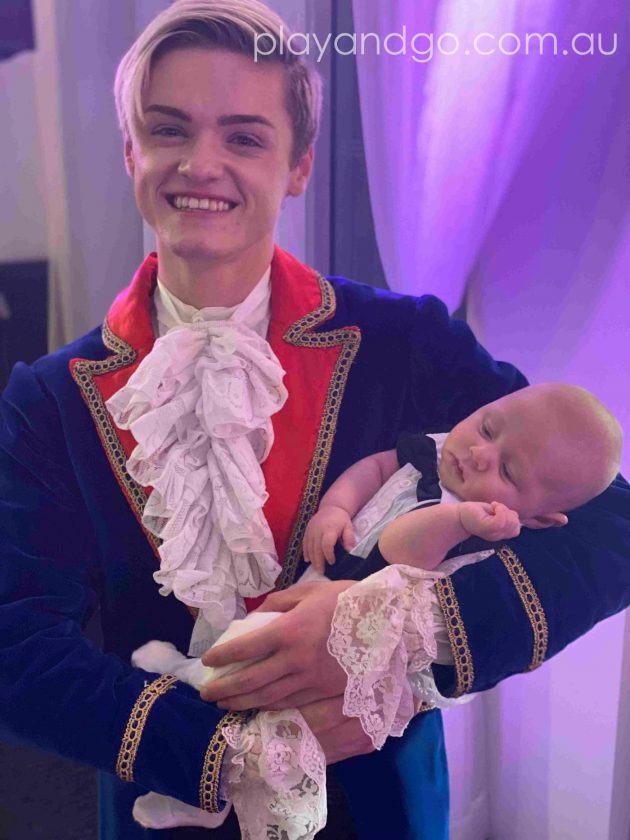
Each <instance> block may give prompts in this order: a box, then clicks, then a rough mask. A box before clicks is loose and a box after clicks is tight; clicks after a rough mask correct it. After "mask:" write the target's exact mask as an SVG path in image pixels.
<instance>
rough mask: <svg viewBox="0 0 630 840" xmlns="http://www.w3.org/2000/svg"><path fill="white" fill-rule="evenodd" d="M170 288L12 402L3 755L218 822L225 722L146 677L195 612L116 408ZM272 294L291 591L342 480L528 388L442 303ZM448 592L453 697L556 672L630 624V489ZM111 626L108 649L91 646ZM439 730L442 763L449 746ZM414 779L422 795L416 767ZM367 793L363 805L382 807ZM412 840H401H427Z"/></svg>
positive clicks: (60, 357) (307, 282)
mask: <svg viewBox="0 0 630 840" xmlns="http://www.w3.org/2000/svg"><path fill="white" fill-rule="evenodd" d="M156 272H157V258H156V256H155V255H154V254H152V255H150V256H149V257H147V259H146V260H145V262H144V263H143V265H142V266H141V267H140V269H139V270H138V272H137V274H136V276H135V278H134V280H133V283H132V285H131V286H130V287H129V288H128V289H127V290H125V291H124V292H123V293H121V295H120V296H119V297H118V298H117V299H116V301H115V303H114V304H113V306H112V309H111V310H110V312H109V314H108V317H107V320H106V322H105V324H104V325H103V327H102V328H100V327H99V328H98V329H95V330H93V331H92V332H90V333H88V334H87V335H86V336H84V337H83V338H81V339H79V340H78V341H76V342H74V343H73V344H70V345H69V346H67V347H64V348H63V349H61V350H59V351H58V352H56V353H53V354H51V355H49V356H46V357H44V358H42V359H40V360H39V361H37V362H36V363H35V364H33V365H32V366H30V367H29V366H26V365H23V364H19V365H17V366H16V368H15V370H14V372H13V375H12V377H11V380H10V382H9V384H8V385H7V387H6V389H5V392H4V394H3V395H2V398H1V401H0V511H1V516H2V530H1V533H0V737H2V738H4V739H9V740H12V741H17V742H21V743H25V744H30V745H35V746H38V747H40V748H42V749H45V750H49V751H52V752H55V753H58V754H60V755H62V756H65V757H67V758H70V759H72V760H75V761H79V762H82V763H86V764H90V765H93V766H96V767H98V768H100V769H101V770H104V771H107V772H108V773H111V774H114V773H115V774H116V775H117V777H118V778H119V779H120V780H122V781H121V783H120V786H121V787H123V785H122V782H125V783H127V784H128V785H132V783H135V786H137V787H138V790H137V792H142V791H141V788H143V789H149V790H155V791H158V792H161V793H165V794H169V795H171V796H174V797H176V798H178V799H182V800H184V801H187V802H190V803H191V804H195V805H199V804H200V805H201V806H202V807H205V808H207V809H209V810H216V809H217V808H219V807H220V802H219V797H218V786H219V778H220V769H221V762H222V756H223V751H224V748H225V743H224V740H223V737H222V734H221V727H220V725H219V723H220V721H221V719H222V717H223V713H222V712H220V711H218V710H217V709H216V708H215V707H214V706H213V705H212V704H208V703H204V702H203V701H201V700H200V699H199V698H198V696H197V693H196V692H195V691H194V690H193V689H192V688H190V687H188V686H185V685H183V684H181V683H178V682H176V681H175V680H174V679H173V678H169V677H159V676H158V675H155V676H154V677H151V675H147V674H146V673H145V672H143V671H140V670H137V669H134V668H132V667H131V666H130V664H129V658H130V653H131V651H133V650H134V649H135V648H137V647H138V646H140V645H141V644H143V643H144V642H146V641H147V640H149V639H153V638H157V639H167V640H170V641H172V642H173V643H174V644H175V645H177V647H178V648H179V649H181V650H186V649H187V645H188V641H189V636H190V633H191V629H192V616H191V615H190V613H189V612H188V610H187V608H186V607H185V606H183V605H182V604H181V603H179V602H177V601H176V600H174V598H173V597H172V596H171V597H169V598H163V597H161V596H160V595H159V594H158V587H157V585H156V584H155V582H154V581H153V578H152V573H153V571H154V570H155V568H156V565H157V557H156V549H157V546H156V544H155V542H154V540H153V538H151V537H150V536H149V535H147V534H146V533H145V532H144V531H143V529H142V527H141V525H140V515H141V512H142V508H143V505H144V503H145V501H146V492H145V490H144V489H143V488H141V487H140V486H138V485H137V484H136V483H135V482H134V481H133V480H132V479H131V478H130V476H129V475H128V474H127V472H126V469H125V463H126V459H127V457H128V455H129V453H130V452H131V450H132V448H133V445H134V442H133V439H132V438H131V436H130V435H129V433H122V432H120V431H119V430H117V429H116V428H115V427H114V426H113V424H112V422H111V419H110V418H109V415H108V413H107V411H106V409H105V407H104V401H105V400H106V399H107V398H108V397H109V396H110V395H111V394H113V393H114V392H115V391H117V390H118V389H119V388H120V387H122V385H123V384H124V383H125V382H126V381H127V380H128V378H129V376H130V375H131V373H132V372H133V371H134V370H135V369H136V367H137V365H138V364H139V362H140V361H141V360H142V358H144V356H145V355H146V354H147V353H148V352H149V351H150V349H151V347H152V345H153V342H154V340H155V339H154V335H153V332H152V327H151V318H150V306H151V294H152V291H153V287H154V284H155V278H156ZM271 282H272V321H271V326H270V334H269V340H270V343H271V345H272V347H273V349H274V351H275V352H276V354H277V355H278V357H279V359H280V362H281V364H282V366H283V367H284V369H285V370H286V372H287V374H286V379H285V384H286V385H287V388H288V391H289V398H288V400H287V403H286V404H285V406H284V407H283V409H282V410H281V412H279V413H278V415H276V416H275V417H274V430H275V440H276V442H275V444H274V447H273V450H272V452H271V454H270V456H269V458H268V459H267V461H266V462H265V464H264V473H265V478H266V482H267V489H268V491H269V494H270V498H269V501H268V503H267V505H266V507H265V513H266V515H267V519H268V521H269V523H270V526H271V528H272V531H273V533H274V537H275V540H276V545H277V548H278V553H279V556H280V557H281V558H283V572H282V576H281V578H280V581H279V585H280V586H287V585H289V584H290V583H291V582H292V581H293V580H294V579H295V578H296V577H297V576H298V575H299V573H300V571H301V563H302V561H301V555H300V545H301V539H302V534H303V531H304V527H305V525H306V523H307V521H308V519H309V517H310V516H311V515H312V513H313V512H314V510H315V508H316V505H317V502H318V499H319V498H320V496H321V494H322V493H323V492H324V491H325V490H326V488H327V487H328V486H329V485H330V483H331V482H332V481H333V480H334V479H335V478H336V477H337V476H338V475H339V474H340V473H341V472H342V471H343V470H345V469H346V468H347V467H348V466H350V465H351V464H352V463H354V462H355V461H357V460H358V459H360V458H362V457H364V456H366V455H368V454H370V453H373V452H376V451H379V450H385V449H392V448H394V446H395V443H396V439H397V437H398V435H399V433H400V432H401V431H403V430H418V429H421V428H431V427H433V428H435V427H438V426H441V427H447V426H451V425H453V424H454V423H456V422H457V421H459V420H460V419H461V418H463V417H465V416H467V415H468V414H470V413H471V412H472V411H473V410H474V409H476V408H478V407H479V406H480V405H482V404H484V403H486V402H489V401H491V400H493V399H496V398H498V397H499V396H501V395H503V394H505V393H507V392H509V391H512V390H515V389H517V388H520V387H522V386H523V385H525V384H526V381H525V379H524V378H523V376H522V375H521V374H520V373H519V372H518V371H517V370H515V368H513V367H512V366H510V365H508V364H504V363H500V362H495V361H494V360H493V359H492V358H491V357H490V356H489V355H488V354H487V353H486V352H485V350H484V349H483V348H482V347H481V346H480V345H479V344H478V343H477V342H476V340H475V338H474V336H473V335H472V333H471V331H470V330H469V328H468V327H467V326H466V325H465V324H463V323H461V322H457V321H451V320H449V317H448V314H447V310H446V308H445V307H444V305H443V304H442V303H441V302H440V301H439V300H438V299H436V298H434V297H429V296H427V297H422V298H414V297H410V296H401V295H396V294H393V293H390V292H385V291H380V290H375V289H373V288H371V287H369V286H364V285H361V284H357V283H353V282H350V281H348V280H345V279H342V278H335V277H333V278H328V279H325V278H323V277H321V276H319V275H317V274H316V273H315V272H314V271H312V270H311V269H309V268H307V267H306V266H303V265H302V264H300V263H299V262H297V261H296V260H295V259H293V258H292V257H291V256H290V255H288V254H286V253H284V252H283V251H281V250H280V249H276V252H275V255H274V260H273V264H272V274H271ZM438 590H439V600H440V603H441V606H442V609H443V611H444V614H445V616H446V621H447V627H448V632H449V637H450V640H451V646H452V651H453V657H454V662H455V665H454V667H451V668H447V667H440V668H437V667H436V674H437V679H438V683H439V686H440V688H441V690H442V692H443V693H446V694H451V695H460V694H463V693H466V692H470V691H479V690H481V689H485V688H489V687H490V686H493V685H494V684H495V683H497V682H498V681H500V680H502V679H505V678H506V677H508V676H510V675H511V674H514V673H517V672H520V671H527V670H532V669H534V668H537V667H538V666H540V665H541V664H542V663H543V662H544V661H545V659H547V658H548V657H550V656H552V655H553V654H555V653H557V652H558V651H559V650H561V649H562V648H563V647H564V646H565V645H566V644H568V643H569V642H571V641H572V640H574V639H576V638H577V637H578V636H580V635H581V634H582V633H585V632H586V631H587V630H588V629H589V628H590V627H592V626H593V625H594V624H595V623H596V622H598V621H600V620H602V619H604V618H606V617H607V616H609V615H612V614H613V613H615V612H617V611H618V610H621V609H623V608H624V607H625V606H627V605H628V603H630V490H629V487H628V485H627V484H626V482H625V481H624V480H623V479H621V478H619V479H618V480H617V481H616V482H615V484H614V486H613V487H611V488H610V489H609V490H607V491H606V492H605V493H604V494H602V495H601V496H600V497H598V498H597V499H596V500H594V501H593V502H591V503H589V504H588V505H586V506H585V507H584V508H582V509H581V510H579V511H576V512H575V513H574V514H573V515H572V516H571V522H570V524H569V526H567V527H566V528H562V529H552V530H549V531H538V532H533V531H527V530H525V531H524V532H523V533H522V535H521V536H520V537H519V538H518V539H515V540H512V541H510V542H509V543H506V544H505V545H503V546H500V547H499V549H498V551H497V554H496V556H495V557H492V558H490V559H489V560H487V561H485V562H483V563H481V564H477V565H474V566H470V567H466V568H464V569H462V570H460V571H459V572H458V573H457V574H456V575H454V576H453V577H452V578H447V579H445V580H444V581H442V582H440V583H439V584H438ZM98 605H100V608H101V616H102V626H103V637H104V645H103V650H100V649H97V648H96V647H95V646H94V645H93V644H91V643H90V642H89V641H88V640H87V639H86V638H85V637H84V636H83V634H82V628H84V627H85V625H86V623H87V621H88V620H89V618H90V616H91V615H92V614H93V613H94V611H95V610H96V608H97V606H98ZM423 717H424V718H425V719H428V718H434V717H436V718H437V719H438V720H439V715H435V714H434V713H429V714H428V715H424V716H422V715H421V716H420V719H422V718H423ZM423 725H424V726H425V740H426V739H428V740H429V741H430V740H431V738H433V739H434V740H435V742H436V744H437V746H436V748H435V749H436V753H435V755H436V756H438V758H439V756H440V755H441V749H442V746H441V744H439V743H438V741H439V732H437V731H435V732H433V734H432V735H430V734H429V732H428V729H427V725H426V724H423ZM412 729H413V727H412ZM412 737H413V733H412V734H411V735H410V736H407V735H406V736H405V738H403V739H402V742H405V741H406V740H407V741H408V740H409V738H412ZM436 739H437V740H436ZM364 758H365V760H366V761H367V760H368V757H364ZM352 761H354V760H352ZM357 761H358V760H357ZM405 761H407V758H405ZM430 761H432V762H433V764H432V765H431V766H433V767H434V769H435V766H437V765H435V761H434V760H433V759H430ZM403 763H404V762H403ZM342 765H348V766H353V767H355V768H356V767H359V769H358V770H356V774H360V768H361V767H363V768H368V769H369V765H367V764H364V765H360V764H356V763H355V765H352V764H351V763H350V762H342ZM342 765H340V767H341V766H342ZM440 767H441V769H439V772H438V770H435V773H436V776H440V778H441V781H440V780H438V782H439V784H443V776H444V765H443V762H442V764H441V765H440ZM361 772H362V771H361ZM366 772H367V771H366ZM400 772H401V773H402V774H410V773H411V774H413V773H414V772H415V771H414V769H413V762H412V763H411V764H409V763H407V764H405V766H404V769H403V770H401V771H400ZM440 774H441V775H440ZM340 775H341V777H343V775H344V773H343V768H342V772H341V773H340ZM372 775H373V774H372ZM346 778H348V776H347V774H346ZM381 781H382V777H381ZM135 786H133V785H132V786H131V787H129V788H128V789H129V790H131V789H134V790H135ZM348 790H349V791H350V797H351V800H352V798H353V797H355V798H356V797H358V796H359V795H360V793H361V786H360V785H357V786H356V789H355V790H352V784H350V783H349V784H348ZM363 793H365V790H363ZM350 804H351V806H352V804H353V803H352V801H351V803H350ZM362 804H363V803H362ZM427 807H429V806H427ZM387 810H390V813H391V803H388V805H387ZM371 814H372V811H371ZM372 818H373V817H371V819H372ZM422 819H423V820H425V821H426V815H425V816H423V817H422ZM411 821H413V820H411ZM405 830H406V829H405ZM410 831H411V833H409V835H407V834H405V832H404V831H403V829H402V828H401V830H400V832H399V833H398V834H397V836H399V837H403V836H410V837H419V836H421V834H420V833H418V831H416V833H414V832H413V830H411V829H410ZM368 835H369V832H368V830H367V829H366V831H365V832H364V833H362V834H361V836H362V837H363V836H368ZM110 836H112V837H114V836H118V835H116V833H115V832H112V833H111V834H110ZM121 836H122V835H121ZM124 836H131V834H125V835H124ZM374 836H378V834H375V835H374ZM381 836H383V835H381ZM427 836H430V835H427ZM432 836H434V837H437V836H439V835H438V834H434V835H432ZM440 836H441V835H440Z"/></svg>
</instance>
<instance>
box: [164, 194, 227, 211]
mask: <svg viewBox="0 0 630 840" xmlns="http://www.w3.org/2000/svg"><path fill="white" fill-rule="evenodd" d="M166 200H167V201H168V203H169V204H170V205H171V207H172V208H173V209H174V210H179V211H181V212H183V213H196V214H201V213H204V214H206V215H209V216H222V215H225V214H226V213H229V212H230V211H231V210H234V208H235V207H236V206H237V205H236V203H235V202H233V201H225V200H224V199H214V198H200V199H197V198H182V196H179V195H167V196H166Z"/></svg>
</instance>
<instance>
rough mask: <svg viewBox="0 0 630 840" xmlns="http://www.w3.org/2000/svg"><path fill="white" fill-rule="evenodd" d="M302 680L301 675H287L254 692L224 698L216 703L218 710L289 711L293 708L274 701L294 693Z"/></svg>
mask: <svg viewBox="0 0 630 840" xmlns="http://www.w3.org/2000/svg"><path fill="white" fill-rule="evenodd" d="M303 679H304V678H303V675H301V674H289V675H288V676H285V677H282V678H281V679H278V680H276V682H273V683H269V684H268V685H264V686H263V687H262V688H259V689H258V690H256V691H251V692H249V693H244V694H238V695H235V696H232V697H225V698H224V699H222V700H221V702H220V703H218V706H219V708H220V709H228V710H229V711H231V712H241V711H244V710H246V709H261V708H273V709H284V708H289V709H291V708H293V706H285V705H284V704H281V705H278V704H277V703H274V701H277V699H278V698H279V697H284V695H285V694H286V693H287V692H289V693H290V692H293V691H295V690H296V688H298V687H299V686H300V684H301V683H302V682H303Z"/></svg>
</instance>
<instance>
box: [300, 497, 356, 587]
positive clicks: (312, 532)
mask: <svg viewBox="0 0 630 840" xmlns="http://www.w3.org/2000/svg"><path fill="white" fill-rule="evenodd" d="M340 537H341V541H342V543H343V546H344V548H345V549H346V551H350V549H351V548H352V547H353V546H354V544H355V542H356V540H355V538H354V531H353V530H352V521H351V520H350V516H349V515H348V513H347V511H345V510H343V508H340V507H334V506H332V505H329V506H327V507H324V508H322V509H321V510H319V511H318V512H317V513H316V514H315V516H314V517H313V518H312V519H311V521H310V522H309V523H308V525H307V526H306V531H305V532H304V543H303V549H304V560H305V561H306V562H307V563H311V565H312V566H313V568H314V569H317V571H318V572H319V573H320V574H324V570H325V568H326V560H327V561H328V562H329V563H330V564H331V565H332V564H333V563H334V562H335V543H336V542H337V540H338V539H339V538H340Z"/></svg>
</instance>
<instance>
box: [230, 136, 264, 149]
mask: <svg viewBox="0 0 630 840" xmlns="http://www.w3.org/2000/svg"><path fill="white" fill-rule="evenodd" d="M230 143H234V144H235V145H237V146H249V147H251V148H252V149H256V148H258V149H260V148H262V144H261V143H260V141H259V140H257V139H256V138H255V137H252V136H251V134H236V135H234V137H231V138H230Z"/></svg>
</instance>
